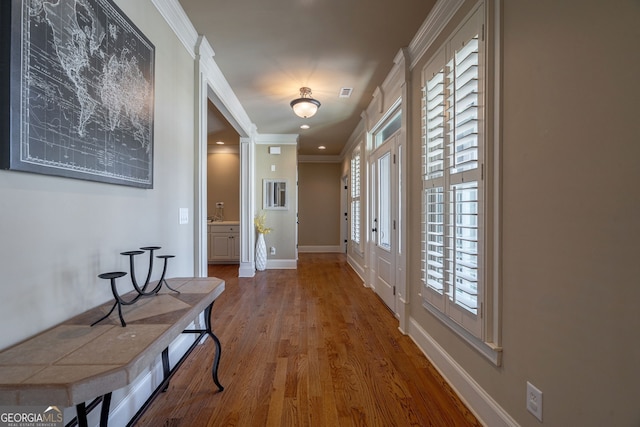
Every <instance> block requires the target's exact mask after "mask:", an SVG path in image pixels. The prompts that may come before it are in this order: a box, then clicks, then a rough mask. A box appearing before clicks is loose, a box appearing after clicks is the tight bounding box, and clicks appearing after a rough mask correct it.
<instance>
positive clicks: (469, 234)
mask: <svg viewBox="0 0 640 427" xmlns="http://www.w3.org/2000/svg"><path fill="white" fill-rule="evenodd" d="M481 29H482V27H481V20H480V13H479V12H477V13H476V14H475V15H473V16H472V17H471V18H470V19H469V20H468V21H467V22H466V23H465V24H464V25H463V26H462V27H461V28H460V29H459V30H458V31H457V32H456V33H455V34H454V35H453V37H452V38H451V39H450V41H449V43H447V44H446V45H445V46H444V48H443V49H442V50H441V52H439V53H438V54H436V55H435V56H434V58H433V59H432V61H431V62H430V63H429V64H428V65H427V66H426V67H425V69H424V71H423V82H424V89H423V91H424V96H423V123H422V124H423V230H422V231H423V254H422V258H423V265H422V267H423V282H424V292H423V298H424V300H425V302H426V303H428V304H431V305H432V306H434V307H436V308H437V309H438V310H440V311H442V312H443V313H444V314H445V315H446V316H447V317H449V318H451V319H452V320H454V321H455V322H457V323H458V324H460V325H461V326H463V327H464V328H465V329H466V330H467V331H469V332H471V333H472V334H473V335H474V336H477V337H480V335H481V333H482V323H481V321H480V318H481V311H480V308H481V307H480V302H481V301H482V295H483V293H482V282H481V278H482V274H481V265H482V260H483V257H482V251H481V247H482V246H481V245H482V229H481V227H482V216H481V213H482V210H483V203H482V193H483V188H482V148H483V147H482V135H481V132H480V129H481V120H482V117H481V112H482V110H481V107H482V105H481V102H480V101H481V99H482V97H481V94H480V89H479V88H480V87H481V86H480V80H481V78H482V76H481V75H480V70H481V64H480V59H481V55H480V49H481V46H482V43H481V40H480V37H481Z"/></svg>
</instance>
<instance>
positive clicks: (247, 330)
mask: <svg viewBox="0 0 640 427" xmlns="http://www.w3.org/2000/svg"><path fill="white" fill-rule="evenodd" d="M237 271H238V266H237V265H231V266H210V269H209V275H213V276H216V277H220V278H222V279H224V280H225V281H226V290H225V292H224V293H223V294H222V296H221V297H219V298H218V300H217V301H216V303H215V304H214V307H213V314H212V324H213V330H214V332H215V333H216V335H217V336H218V338H220V341H221V342H222V358H221V362H220V370H219V377H220V382H221V383H222V385H223V386H224V387H225V390H224V391H222V392H217V391H215V390H217V389H216V388H215V387H214V385H213V382H212V380H211V375H210V369H211V363H212V360H213V357H214V346H213V342H212V341H211V340H207V341H205V343H204V344H203V345H201V346H199V347H198V348H196V350H195V351H194V353H193V354H192V355H191V356H190V357H189V358H188V359H187V361H186V362H185V364H184V365H183V366H182V367H181V369H180V370H179V371H178V373H177V374H176V376H175V377H174V378H173V379H172V382H171V385H170V386H169V389H168V391H167V392H166V393H163V394H161V395H160V396H159V397H158V398H157V399H156V401H155V402H154V403H153V405H152V406H151V408H150V409H149V410H148V411H147V413H146V414H145V415H144V416H143V418H142V419H141V420H140V421H139V422H138V424H137V425H138V426H153V427H156V426H167V427H168V426H185V427H186V426H189V427H199V426H225V427H226V426H286V427H293V426H309V427H325V426H327V427H328V426H330V427H334V426H368V427H372V426H381V427H382V426H384V427H388V426H438V427H440V426H443V427H444V426H446V427H449V426H456V427H457V426H479V425H481V424H480V423H479V422H478V421H477V420H476V419H475V417H474V416H473V414H472V413H471V412H470V411H469V410H468V409H467V408H466V407H465V406H464V404H463V403H462V402H461V401H460V400H459V399H458V398H457V396H456V395H455V393H454V392H453V391H452V390H451V388H450V387H449V386H448V385H447V383H446V382H445V381H444V380H443V379H442V377H441V376H440V375H439V374H438V372H437V371H436V370H435V368H434V367H433V366H432V365H431V364H430V363H429V362H428V360H427V359H426V358H425V357H424V355H423V354H422V352H421V351H420V350H419V349H418V347H417V346H416V345H415V344H414V343H413V341H411V339H410V338H409V337H407V336H403V335H402V334H401V333H400V332H399V331H398V322H397V321H396V320H395V319H394V317H393V315H392V313H391V312H390V311H389V310H388V309H387V308H386V306H384V304H383V303H382V301H381V300H380V299H379V298H378V297H377V296H376V295H375V294H374V292H373V291H372V290H371V289H367V288H365V287H364V286H362V282H361V280H360V279H359V277H358V276H357V275H356V274H355V273H354V272H353V270H351V268H350V267H349V266H348V265H347V264H346V258H345V256H344V255H343V254H300V259H299V263H298V269H297V270H267V271H263V272H257V273H256V276H255V277H253V278H250V279H247V278H242V279H238V277H237Z"/></svg>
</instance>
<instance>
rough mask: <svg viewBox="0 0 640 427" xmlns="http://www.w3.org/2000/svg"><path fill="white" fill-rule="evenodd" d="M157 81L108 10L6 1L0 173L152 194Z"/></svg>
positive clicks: (67, 0)
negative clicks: (114, 186)
mask: <svg viewBox="0 0 640 427" xmlns="http://www.w3.org/2000/svg"><path fill="white" fill-rule="evenodd" d="M154 73H155V46H154V45H153V44H152V43H151V42H150V41H149V39H148V38H147V37H146V36H145V35H144V34H143V33H142V32H141V31H140V30H139V29H138V27H137V26H136V25H135V24H134V23H133V22H132V21H131V20H130V19H129V18H128V17H127V16H126V15H125V14H124V13H123V12H122V10H121V9H120V8H118V7H117V6H116V5H115V4H114V3H113V1H112V0H82V1H77V0H56V1H31V0H2V1H1V2H0V169H9V170H15V171H23V172H32V173H39V174H47V175H56V176H62V177H68V178H76V179H83V180H91V181H98V182H104V183H110V184H120V185H127V186H133V187H140V188H153V151H154V150H153V148H154V147H153V128H154V98H155V74H154Z"/></svg>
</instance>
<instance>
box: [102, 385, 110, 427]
mask: <svg viewBox="0 0 640 427" xmlns="http://www.w3.org/2000/svg"><path fill="white" fill-rule="evenodd" d="M110 406H111V393H107V394H105V395H104V396H102V408H101V409H100V427H107V426H108V425H109V407H110Z"/></svg>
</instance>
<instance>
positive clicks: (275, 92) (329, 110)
mask: <svg viewBox="0 0 640 427" xmlns="http://www.w3.org/2000/svg"><path fill="white" fill-rule="evenodd" d="M179 2H180V4H181V5H182V7H183V8H184V10H185V12H186V13H187V15H188V17H189V19H190V20H191V22H192V23H193V25H194V26H195V28H196V30H197V32H198V33H199V34H203V35H205V36H206V37H207V40H208V41H209V43H210V44H211V46H212V47H213V50H214V51H215V57H214V60H215V61H216V64H217V65H218V67H219V68H220V69H221V71H222V73H223V74H224V76H225V78H226V79H227V81H228V82H229V85H230V86H231V88H232V89H233V91H234V93H235V94H236V96H237V97H238V99H239V101H240V103H241V104H242V105H243V107H244V109H245V110H246V112H247V114H248V115H249V117H250V118H251V121H252V122H253V123H255V124H256V126H257V128H258V132H259V133H261V134H270V133H274V134H299V135H300V138H299V149H300V151H299V153H300V154H301V155H313V154H321V155H339V154H340V152H341V151H342V148H343V147H344V144H345V143H346V142H347V139H348V138H349V136H350V135H351V133H352V131H353V130H354V129H355V127H356V126H357V124H358V122H359V120H360V115H361V113H362V111H363V110H364V109H365V108H366V107H367V105H369V103H370V101H371V99H372V95H373V92H374V90H375V88H376V87H377V86H378V85H380V84H381V83H382V81H383V80H384V78H385V77H386V75H387V74H388V72H389V71H390V69H391V67H392V65H393V58H394V57H395V55H396V54H397V53H398V51H399V50H400V49H401V48H402V47H405V46H408V45H409V43H410V42H411V40H412V38H413V36H414V35H415V34H416V32H417V31H418V29H419V28H420V26H421V25H422V23H423V21H424V20H425V19H426V17H427V15H428V13H429V11H430V10H431V8H432V7H433V5H434V3H435V0H396V1H391V0H341V1H337V0H179ZM302 86H308V87H310V88H311V89H312V91H313V97H314V98H316V99H317V100H319V101H320V102H321V103H322V106H321V107H320V110H319V111H318V113H317V114H316V115H315V116H314V117H311V118H310V119H301V118H299V117H297V116H295V115H294V114H293V111H292V110H291V108H290V106H289V102H290V101H291V100H292V99H294V98H298V97H299V95H300V94H299V89H300V87H302ZM343 87H349V88H353V93H352V95H351V97H350V98H339V97H338V95H339V93H340V90H341V88H343ZM303 123H307V124H309V125H310V126H311V128H310V129H308V130H302V129H300V125H301V124H303ZM320 145H324V146H326V147H327V149H326V150H322V151H321V150H318V148H317V147H318V146H320Z"/></svg>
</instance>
